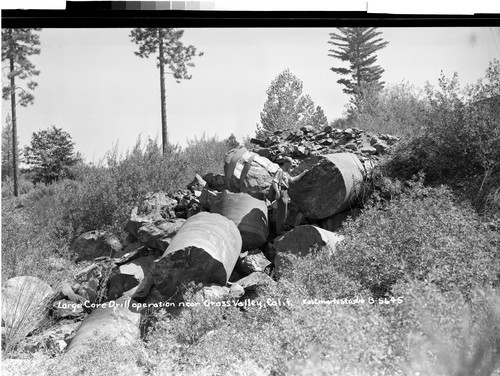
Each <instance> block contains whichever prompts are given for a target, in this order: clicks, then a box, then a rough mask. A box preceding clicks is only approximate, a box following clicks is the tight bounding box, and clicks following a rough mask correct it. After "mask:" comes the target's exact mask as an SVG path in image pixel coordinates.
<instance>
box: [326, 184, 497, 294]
mask: <svg viewBox="0 0 500 376" xmlns="http://www.w3.org/2000/svg"><path fill="white" fill-rule="evenodd" d="M345 235H346V240H345V242H344V243H342V244H341V245H340V246H339V247H338V249H337V253H336V254H335V258H334V262H335V264H336V265H338V270H339V271H341V272H343V273H344V274H345V275H347V276H348V277H350V278H351V279H353V280H358V281H359V282H361V284H362V285H363V287H364V288H366V289H369V290H371V291H372V292H373V293H374V294H375V295H377V296H383V295H384V294H386V293H387V292H388V291H389V290H390V287H391V286H392V285H393V284H395V283H396V282H398V281H399V280H401V279H404V278H407V277H411V278H415V279H420V280H423V279H428V280H432V281H433V282H434V283H435V284H436V285H437V286H439V287H440V288H441V289H442V290H443V291H450V290H453V289H455V288H458V289H459V290H460V291H461V292H462V293H464V294H467V293H468V292H470V291H471V290H472V289H473V288H474V287H475V286H483V285H491V284H492V283H494V282H495V281H496V279H497V278H498V275H497V274H498V268H499V255H498V248H499V245H500V237H499V235H498V234H497V233H495V232H493V231H490V230H487V229H485V228H484V227H483V226H481V224H480V223H479V221H478V218H477V216H476V215H475V214H474V212H473V211H472V210H470V209H465V208H460V207H458V206H456V205H455V204H454V203H453V201H452V198H451V194H450V193H449V191H447V190H446V189H445V188H444V187H441V188H424V187H423V186H422V184H421V182H418V183H415V186H414V187H413V188H412V189H410V190H408V191H407V192H406V193H403V194H402V195H401V196H400V197H399V198H397V199H393V200H392V201H391V202H390V203H389V204H387V206H386V207H385V210H383V211H380V210H378V209H376V208H375V207H371V208H368V209H366V210H364V211H363V212H362V214H361V215H360V216H359V217H358V218H357V219H356V221H351V222H348V223H347V224H346V226H345Z"/></svg>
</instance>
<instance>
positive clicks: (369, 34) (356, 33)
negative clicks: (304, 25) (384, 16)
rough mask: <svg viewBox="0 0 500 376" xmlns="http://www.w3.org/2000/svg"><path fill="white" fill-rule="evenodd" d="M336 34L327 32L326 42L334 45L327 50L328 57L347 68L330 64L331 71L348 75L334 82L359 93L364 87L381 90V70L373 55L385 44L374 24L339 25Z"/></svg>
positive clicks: (358, 94)
mask: <svg viewBox="0 0 500 376" xmlns="http://www.w3.org/2000/svg"><path fill="white" fill-rule="evenodd" d="M337 30H338V33H330V40H329V41H328V43H329V44H331V45H333V46H334V48H333V49H331V50H329V52H330V53H329V54H328V56H331V57H333V58H336V59H340V60H341V61H345V62H348V63H349V68H345V67H332V68H330V69H331V70H332V71H333V72H335V73H337V74H340V75H342V76H350V78H341V79H340V80H338V81H337V82H338V83H339V84H342V85H344V86H345V88H344V89H343V91H344V93H346V94H350V95H354V97H358V96H362V93H363V90H364V89H368V88H370V89H372V90H373V89H375V90H381V89H382V88H383V87H384V82H382V81H380V79H381V78H382V73H384V69H382V67H380V66H379V65H374V64H375V62H376V61H377V55H376V54H375V53H376V52H377V51H379V50H380V49H382V48H384V47H385V46H387V44H388V43H389V42H385V41H384V40H383V39H382V38H379V35H380V34H382V33H381V32H380V31H376V28H374V27H341V28H338V29H337Z"/></svg>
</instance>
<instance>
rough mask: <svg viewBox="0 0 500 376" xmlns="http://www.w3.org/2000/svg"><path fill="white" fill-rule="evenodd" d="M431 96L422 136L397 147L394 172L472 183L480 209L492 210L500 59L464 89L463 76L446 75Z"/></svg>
mask: <svg viewBox="0 0 500 376" xmlns="http://www.w3.org/2000/svg"><path fill="white" fill-rule="evenodd" d="M426 94H427V102H428V108H427V109H426V111H425V112H423V113H422V116H421V119H422V125H423V130H422V133H421V134H419V135H418V136H416V137H415V138H413V139H411V140H408V141H407V142H406V143H403V144H401V145H399V147H398V148H396V150H395V155H394V158H393V160H392V161H391V162H390V163H388V165H387V167H388V171H389V173H390V174H391V176H397V177H400V178H403V179H408V178H410V177H411V176H412V175H414V174H416V173H417V172H418V171H423V172H424V173H425V176H426V182H428V183H433V182H436V181H445V180H462V181H465V180H467V181H471V182H472V184H471V187H470V189H469V194H470V195H471V196H472V197H471V198H472V202H473V203H474V206H475V207H476V209H478V210H479V211H480V212H482V211H485V210H488V209H490V208H491V207H490V205H491V199H492V197H494V195H495V192H496V191H497V189H498V187H499V184H500V178H499V176H500V167H499V166H500V61H499V60H496V59H495V60H493V61H492V62H490V65H489V67H488V69H487V71H486V76H485V80H484V81H483V80H479V81H478V82H477V83H476V84H474V85H469V86H467V87H466V88H465V89H464V90H462V89H461V88H460V85H459V83H458V75H457V74H455V75H454V76H453V77H452V78H451V79H450V78H447V77H445V76H444V75H443V74H442V75H441V77H440V79H439V89H436V88H434V87H432V86H431V85H429V84H427V86H426ZM495 202H496V201H495ZM495 205H496V204H495Z"/></svg>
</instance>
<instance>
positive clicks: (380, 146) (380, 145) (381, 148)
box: [370, 136, 389, 154]
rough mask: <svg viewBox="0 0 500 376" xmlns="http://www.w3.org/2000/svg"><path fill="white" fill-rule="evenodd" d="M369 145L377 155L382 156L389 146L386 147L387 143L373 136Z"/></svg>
mask: <svg viewBox="0 0 500 376" xmlns="http://www.w3.org/2000/svg"><path fill="white" fill-rule="evenodd" d="M370 145H371V146H373V147H374V148H375V150H377V153H379V154H384V153H385V152H386V151H387V149H389V145H387V143H385V142H384V141H382V140H381V139H379V138H378V137H375V136H373V137H372V138H371V140H370Z"/></svg>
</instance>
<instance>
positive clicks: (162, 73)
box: [158, 29, 168, 154]
mask: <svg viewBox="0 0 500 376" xmlns="http://www.w3.org/2000/svg"><path fill="white" fill-rule="evenodd" d="M158 40H159V44H160V56H159V61H160V95H161V139H162V147H163V154H166V152H167V145H168V132H167V98H166V94H165V66H164V64H165V63H164V62H165V59H164V56H163V35H162V31H161V29H158Z"/></svg>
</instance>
